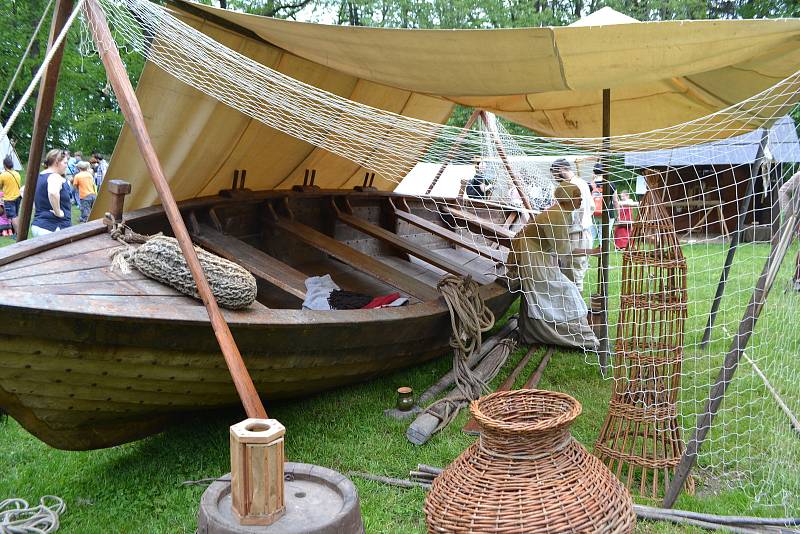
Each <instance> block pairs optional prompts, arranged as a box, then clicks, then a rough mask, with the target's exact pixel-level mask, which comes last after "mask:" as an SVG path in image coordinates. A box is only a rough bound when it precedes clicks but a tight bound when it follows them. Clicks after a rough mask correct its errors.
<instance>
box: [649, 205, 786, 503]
mask: <svg viewBox="0 0 800 534" xmlns="http://www.w3.org/2000/svg"><path fill="white" fill-rule="evenodd" d="M798 223H800V218H798V210H797V208H795V210H794V213H792V215H791V217H789V219H788V220H787V221H786V224H785V225H784V228H783V232H782V234H781V235H780V236H775V237H774V238H773V240H772V248H771V249H770V252H769V257H767V261H766V263H765V264H764V268H763V270H762V271H761V275H760V276H759V277H758V282H756V287H755V289H754V290H753V295H752V297H751V298H750V303H749V304H748V305H747V309H746V310H745V312H744V316H743V317H742V321H741V322H740V323H739V331H738V332H737V333H736V335H735V336H733V340H732V341H731V347H730V350H729V351H728V353H727V354H726V355H725V361H724V362H723V363H722V367H721V368H720V370H719V374H718V375H717V379H716V381H715V382H714V385H713V386H712V388H711V391H710V392H709V394H708V399H706V405H705V409H704V410H703V413H701V414H700V415H699V416H698V417H697V426H696V427H695V430H694V433H693V434H692V438H691V439H690V440H689V443H688V444H687V446H686V450H685V451H684V453H683V456H682V457H681V463H680V464H678V468H677V469H676V470H675V477H674V478H673V479H672V482H671V483H670V486H669V488H668V489H667V492H666V494H665V495H664V507H665V508H671V507H672V505H674V504H675V501H676V500H677V499H678V495H679V494H680V492H681V489H682V488H683V484H684V482H686V479H687V478H688V477H689V472H690V471H691V470H692V467H694V464H695V462H696V461H697V455H698V454H699V453H700V448H701V447H702V446H703V442H705V439H706V436H707V435H708V431H709V430H711V425H712V424H713V422H714V417H715V416H716V415H717V411H719V407H720V405H721V404H722V400H723V399H724V398H725V391H726V390H727V389H728V386H729V385H730V383H731V381H732V380H733V375H734V373H736V368H737V367H738V366H739V361H740V360H741V358H742V354H744V350H745V348H747V343H748V342H749V341H750V336H751V335H752V334H753V330H754V329H755V327H756V321H758V317H759V315H761V310H762V309H763V308H764V304H765V303H766V301H767V296H768V295H769V291H770V289H771V288H772V283H773V282H774V281H775V276H776V274H777V271H778V269H779V268H780V265H781V263H782V262H783V258H784V257H785V256H786V252H787V251H788V250H789V245H790V244H791V243H792V237H793V236H794V233H795V232H796V231H797V228H798Z"/></svg>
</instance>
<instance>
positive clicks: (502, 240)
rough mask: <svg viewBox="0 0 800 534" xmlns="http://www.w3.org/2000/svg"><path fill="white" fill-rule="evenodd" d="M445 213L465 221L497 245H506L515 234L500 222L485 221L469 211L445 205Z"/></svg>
mask: <svg viewBox="0 0 800 534" xmlns="http://www.w3.org/2000/svg"><path fill="white" fill-rule="evenodd" d="M445 210H446V211H447V213H449V214H450V215H452V216H453V217H454V218H456V219H461V220H462V221H464V222H466V223H467V225H468V226H470V227H472V228H475V229H476V230H478V233H479V234H481V235H482V236H483V237H485V238H487V239H491V240H492V241H495V242H496V243H497V244H499V245H503V246H505V247H508V246H509V245H510V244H511V239H513V238H514V236H515V235H516V234H515V233H514V232H512V231H511V230H509V229H508V228H506V227H505V226H502V225H500V224H496V223H493V222H491V221H487V220H486V219H483V218H481V217H479V216H477V215H475V214H473V213H469V212H467V211H464V210H460V209H458V208H454V207H452V206H446V207H445Z"/></svg>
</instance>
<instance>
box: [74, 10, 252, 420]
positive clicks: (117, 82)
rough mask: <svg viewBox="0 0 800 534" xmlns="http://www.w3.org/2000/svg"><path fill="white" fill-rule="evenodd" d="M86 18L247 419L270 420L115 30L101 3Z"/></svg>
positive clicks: (87, 12) (87, 13) (88, 12)
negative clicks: (156, 144)
mask: <svg viewBox="0 0 800 534" xmlns="http://www.w3.org/2000/svg"><path fill="white" fill-rule="evenodd" d="M86 18H87V20H88V21H89V26H90V27H91V30H92V36H93V37H94V42H95V44H96V46H97V50H98V51H99V53H100V59H101V60H102V61H103V65H104V66H105V69H106V74H107V75H108V80H109V81H110V82H111V86H112V87H113V88H114V94H116V96H117V100H118V101H119V106H120V109H121V110H122V114H123V115H124V116H125V122H126V123H127V124H128V127H129V128H130V130H131V133H132V134H133V135H134V137H135V138H136V143H137V145H138V146H139V151H140V152H141V154H142V158H143V159H144V162H145V165H146V166H147V170H148V172H149V173H150V177H151V178H152V180H153V185H154V186H155V188H156V190H157V191H158V195H159V197H160V198H161V203H162V205H163V207H164V212H165V213H166V215H167V218H168V219H169V223H170V226H171V227H172V230H173V232H174V233H175V237H176V238H177V240H178V244H179V245H180V248H181V252H183V256H184V257H185V258H186V263H187V264H188V265H189V269H190V270H191V272H192V277H193V278H194V281H195V283H196V284H197V292H198V293H199V294H200V298H201V299H202V300H203V304H204V305H205V307H206V311H208V317H209V319H210V320H211V325H212V327H213V328H214V334H215V335H216V337H217V341H218V342H219V346H220V349H221V350H222V354H223V356H224V357H225V363H226V364H227V365H228V370H229V371H230V374H231V378H232V379H233V383H234V385H235V386H236V391H237V392H238V393H239V398H240V399H241V401H242V404H243V405H244V408H245V411H246V412H247V416H248V417H252V418H258V419H266V418H267V413H266V410H264V405H263V404H262V403H261V399H260V398H259V396H258V392H257V391H256V388H255V385H254V384H253V381H252V379H251V378H250V374H249V373H248V372H247V368H246V367H245V365H244V361H243V360H242V356H241V354H240V353H239V349H238V347H237V346H236V342H235V341H234V339H233V335H232V334H231V331H230V329H229V328H228V324H227V323H226V322H225V318H224V317H223V316H222V313H221V312H220V309H219V307H218V306H217V301H216V299H215V298H214V294H213V293H212V292H211V287H210V286H209V285H208V280H206V277H205V273H204V272H203V268H202V267H201V265H200V260H199V259H198V258H197V252H196V251H195V250H194V246H193V245H192V240H191V238H190V237H189V232H188V231H187V230H186V225H185V224H184V222H183V218H182V216H181V212H180V211H179V210H178V205H177V204H176V203H175V199H174V198H173V196H172V191H170V189H169V184H168V183H167V179H166V177H165V176H164V171H163V169H162V168H161V162H160V161H159V160H158V156H157V155H156V152H155V149H154V148H153V145H152V141H151V139H150V133H149V132H148V131H147V127H146V125H145V122H144V117H143V115H142V110H141V108H140V107H139V101H138V100H137V99H136V94H135V92H134V90H133V86H132V85H131V82H130V80H129V78H128V75H127V73H126V71H125V65H124V64H123V63H122V59H121V58H120V56H119V51H118V50H117V47H116V44H115V42H114V38H113V37H112V36H111V30H110V29H109V27H108V22H107V21H106V17H105V14H104V13H103V11H102V9H101V7H100V5H99V4H98V1H97V0H88V1H87V3H86Z"/></svg>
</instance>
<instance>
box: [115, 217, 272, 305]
mask: <svg viewBox="0 0 800 534" xmlns="http://www.w3.org/2000/svg"><path fill="white" fill-rule="evenodd" d="M111 237H112V238H113V239H116V240H117V241H119V242H120V243H122V244H123V246H121V247H117V248H115V249H114V250H112V251H111V257H112V260H111V270H112V271H113V270H115V269H119V270H120V271H121V272H122V273H129V272H130V266H131V265H133V266H134V267H136V269H137V270H139V271H140V272H141V273H142V274H144V275H146V276H148V277H150V278H152V279H154V280H156V281H158V282H161V283H162V284H166V285H168V286H171V287H174V288H175V289H177V290H178V291H180V292H181V293H183V294H184V295H188V296H190V297H193V298H195V299H198V300H200V295H199V294H198V293H197V284H195V282H194V277H193V276H192V272H191V271H190V270H189V265H188V264H187V263H186V259H185V258H184V257H183V253H182V252H181V248H180V245H178V240H177V239H175V238H174V237H167V236H165V235H161V234H156V235H154V236H145V235H142V234H137V233H136V232H134V231H133V230H131V229H130V228H128V227H127V226H125V225H124V224H118V225H115V226H114V228H113V229H112V231H111ZM135 243H139V244H140V246H139V247H134V246H133V244H135ZM194 248H195V250H196V251H197V257H198V258H199V260H200V265H201V266H202V267H203V272H204V273H205V275H206V278H207V279H208V284H209V286H211V292H212V293H213V294H214V297H215V298H216V299H217V303H218V304H219V305H220V306H222V307H223V308H228V309H231V310H240V309H242V308H246V307H248V306H250V305H251V304H252V303H253V302H254V301H255V300H256V293H257V291H258V288H257V286H256V279H255V278H254V277H253V275H252V274H250V272H249V271H247V270H246V269H244V268H242V267H240V266H239V265H237V264H235V263H233V262H231V261H228V260H226V259H224V258H220V257H219V256H217V255H216V254H212V253H210V252H207V251H205V250H203V249H201V248H198V247H194Z"/></svg>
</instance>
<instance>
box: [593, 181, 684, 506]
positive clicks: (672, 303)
mask: <svg viewBox="0 0 800 534" xmlns="http://www.w3.org/2000/svg"><path fill="white" fill-rule="evenodd" d="M648 184H649V185H650V186H651V187H650V191H649V192H648V193H647V195H646V196H645V198H644V200H643V201H642V205H641V206H640V210H639V220H638V221H637V222H636V223H634V225H633V228H632V229H631V236H630V242H629V245H628V248H627V249H626V250H625V251H624V252H623V259H622V286H621V294H620V313H619V321H618V324H617V342H616V353H615V357H614V358H615V359H614V370H613V375H614V380H613V385H612V394H611V401H610V404H609V408H608V414H607V416H606V420H605V422H604V424H603V427H602V429H601V431H600V436H599V437H598V439H597V442H596V443H595V448H594V452H595V454H597V456H598V457H599V458H601V459H602V460H603V461H604V462H605V463H606V465H608V467H609V469H611V471H612V472H613V473H614V474H615V475H616V476H617V477H619V478H620V480H622V481H623V482H624V483H625V485H626V486H627V487H628V488H629V489H632V490H633V489H638V492H639V494H641V495H643V496H648V497H652V498H658V496H659V494H660V493H662V492H663V491H664V490H666V487H667V486H668V485H669V480H670V478H671V476H672V474H673V473H674V469H675V467H676V466H677V465H678V463H679V462H680V459H681V455H682V454H683V450H684V444H683V441H682V439H681V430H680V426H679V424H678V413H677V408H676V404H677V400H678V398H677V397H678V392H679V390H680V381H681V363H682V360H683V346H684V323H685V321H686V303H687V291H686V260H685V258H684V256H683V253H682V252H681V247H680V244H679V243H678V238H677V236H676V235H675V229H674V227H673V226H672V223H671V221H670V217H669V216H668V214H667V213H666V211H665V210H664V208H663V205H662V203H661V200H660V196H659V192H658V185H657V183H653V182H652V181H649V182H648ZM654 186H655V187H654ZM687 489H689V490H691V489H692V487H691V483H690V484H689V487H688V488H687Z"/></svg>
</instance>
